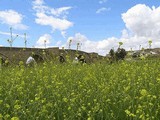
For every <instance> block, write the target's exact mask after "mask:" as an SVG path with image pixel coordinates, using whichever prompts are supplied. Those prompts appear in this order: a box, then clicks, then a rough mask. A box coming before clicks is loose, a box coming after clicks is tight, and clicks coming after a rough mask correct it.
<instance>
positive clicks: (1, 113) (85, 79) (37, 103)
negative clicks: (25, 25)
mask: <svg viewBox="0 0 160 120" xmlns="http://www.w3.org/2000/svg"><path fill="white" fill-rule="evenodd" d="M159 101H160V62H159V59H152V60H138V61H132V62H127V61H122V62H118V63H113V64H108V63H105V62H104V63H101V64H100V63H96V64H90V65H80V64H78V65H73V64H54V63H52V62H50V63H43V64H41V65H36V66H35V67H24V66H23V64H21V65H20V66H14V67H13V66H8V67H2V68H1V69H0V120H10V119H11V120H158V119H160V117H159V116H160V102H159Z"/></svg>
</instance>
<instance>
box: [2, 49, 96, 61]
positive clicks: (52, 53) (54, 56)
mask: <svg viewBox="0 0 160 120" xmlns="http://www.w3.org/2000/svg"><path fill="white" fill-rule="evenodd" d="M61 53H63V56H64V57H65V58H66V57H68V58H66V59H70V60H71V61H72V60H73V59H74V58H75V56H76V54H81V55H83V56H84V57H85V59H86V61H87V63H91V62H94V61H95V60H97V59H99V57H98V56H99V55H98V54H97V53H87V52H83V51H76V50H71V49H65V50H62V49H59V48H58V47H54V48H46V49H40V48H18V47H12V48H10V47H0V57H1V58H3V59H4V60H8V61H9V63H11V64H18V63H19V62H20V61H23V62H24V63H25V62H26V60H27V58H28V57H29V56H32V55H34V56H36V59H37V58H40V59H39V60H43V61H50V60H54V61H57V62H59V55H60V54H61Z"/></svg>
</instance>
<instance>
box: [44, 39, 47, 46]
mask: <svg viewBox="0 0 160 120" xmlns="http://www.w3.org/2000/svg"><path fill="white" fill-rule="evenodd" d="M46 42H47V40H44V48H46Z"/></svg>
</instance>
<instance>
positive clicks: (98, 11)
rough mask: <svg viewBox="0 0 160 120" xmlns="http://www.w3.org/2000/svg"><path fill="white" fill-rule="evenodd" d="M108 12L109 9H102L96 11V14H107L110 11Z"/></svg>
mask: <svg viewBox="0 0 160 120" xmlns="http://www.w3.org/2000/svg"><path fill="white" fill-rule="evenodd" d="M110 10H111V8H105V7H102V8H100V9H98V10H97V11H96V13H97V14H99V13H102V12H107V11H110Z"/></svg>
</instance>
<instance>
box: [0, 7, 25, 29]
mask: <svg viewBox="0 0 160 120" xmlns="http://www.w3.org/2000/svg"><path fill="white" fill-rule="evenodd" d="M22 20H23V15H21V14H20V13H18V12H16V11H14V10H5V11H0V21H1V22H2V24H7V25H9V26H12V27H13V28H15V29H21V30H25V29H27V28H28V27H27V26H26V25H24V24H22Z"/></svg>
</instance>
